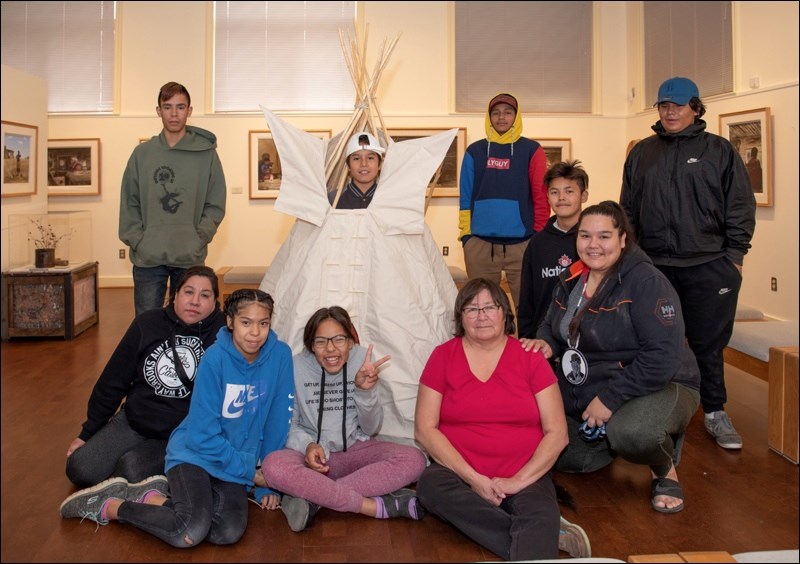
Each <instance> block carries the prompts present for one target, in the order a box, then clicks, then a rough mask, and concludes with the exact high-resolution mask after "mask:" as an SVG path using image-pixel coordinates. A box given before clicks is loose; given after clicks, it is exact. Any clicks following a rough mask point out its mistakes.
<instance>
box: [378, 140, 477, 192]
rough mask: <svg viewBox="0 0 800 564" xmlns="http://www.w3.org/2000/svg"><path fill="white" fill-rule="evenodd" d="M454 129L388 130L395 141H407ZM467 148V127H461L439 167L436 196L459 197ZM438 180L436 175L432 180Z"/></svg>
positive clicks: (434, 188)
mask: <svg viewBox="0 0 800 564" xmlns="http://www.w3.org/2000/svg"><path fill="white" fill-rule="evenodd" d="M450 129H453V128H452V127H435V128H422V129H420V128H414V129H411V128H403V127H393V128H389V129H388V130H387V133H388V135H389V137H391V138H392V139H393V140H394V141H405V140H408V139H417V138H418V137H430V136H431V135H436V134H437V133H441V132H443V131H448V130H450ZM466 149H467V128H465V127H459V128H458V133H456V137H455V139H453V143H452V144H451V145H450V148H448V149H447V153H446V154H445V156H444V160H443V161H442V166H441V167H439V170H438V172H437V174H438V175H439V179H438V180H437V181H436V184H435V185H434V186H433V194H432V197H434V198H449V197H455V198H458V195H459V191H458V186H459V183H458V182H459V178H460V176H461V161H462V160H463V159H464V151H466ZM434 180H436V175H434V177H433V178H431V182H433V181H434Z"/></svg>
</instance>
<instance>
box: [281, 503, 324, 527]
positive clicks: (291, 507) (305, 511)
mask: <svg viewBox="0 0 800 564" xmlns="http://www.w3.org/2000/svg"><path fill="white" fill-rule="evenodd" d="M281 511H283V514H284V515H286V521H287V522H288V523H289V528H290V529H291V530H293V531H294V532H295V533H299V532H300V531H303V530H305V529H306V528H307V527H310V526H311V522H312V521H313V520H314V515H316V514H317V511H319V505H317V504H315V503H311V502H310V501H306V500H305V499H302V498H299V497H292V496H290V495H284V496H283V499H281Z"/></svg>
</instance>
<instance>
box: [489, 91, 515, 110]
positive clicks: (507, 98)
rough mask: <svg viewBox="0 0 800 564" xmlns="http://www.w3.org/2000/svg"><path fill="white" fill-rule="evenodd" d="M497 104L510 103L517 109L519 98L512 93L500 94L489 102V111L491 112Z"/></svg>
mask: <svg viewBox="0 0 800 564" xmlns="http://www.w3.org/2000/svg"><path fill="white" fill-rule="evenodd" d="M497 104H508V105H509V106H511V107H512V108H514V111H515V112H516V111H517V99H516V98H514V97H513V96H512V95H511V94H498V95H497V96H495V97H494V98H492V99H491V101H490V102H489V113H491V111H492V108H494V107H495V106H496V105H497Z"/></svg>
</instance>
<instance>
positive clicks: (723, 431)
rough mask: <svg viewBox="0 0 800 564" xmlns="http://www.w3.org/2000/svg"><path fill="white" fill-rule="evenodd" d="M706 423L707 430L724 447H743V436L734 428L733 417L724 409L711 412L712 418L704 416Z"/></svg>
mask: <svg viewBox="0 0 800 564" xmlns="http://www.w3.org/2000/svg"><path fill="white" fill-rule="evenodd" d="M706 415H708V414H706ZM703 421H704V422H705V424H706V431H708V432H709V434H710V435H711V436H712V437H714V438H715V439H717V444H718V445H719V446H721V447H722V448H729V449H740V448H742V437H741V435H739V433H737V432H736V429H734V428H733V423H731V418H730V417H728V414H727V413H725V412H724V411H715V412H713V413H711V418H710V419H709V418H708V417H703Z"/></svg>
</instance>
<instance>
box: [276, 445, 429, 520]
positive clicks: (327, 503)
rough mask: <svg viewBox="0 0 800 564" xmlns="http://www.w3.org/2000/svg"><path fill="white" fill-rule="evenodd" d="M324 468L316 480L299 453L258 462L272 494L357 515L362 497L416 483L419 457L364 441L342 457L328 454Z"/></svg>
mask: <svg viewBox="0 0 800 564" xmlns="http://www.w3.org/2000/svg"><path fill="white" fill-rule="evenodd" d="M328 466H330V471H329V472H328V473H327V474H321V473H319V472H317V471H316V470H312V469H311V468H308V467H307V466H306V465H305V453H301V452H297V451H296V450H292V449H283V450H277V451H274V452H272V453H271V454H269V455H268V456H267V457H266V458H265V459H264V462H263V463H262V465H261V472H262V473H263V474H264V478H265V479H266V480H267V484H269V486H270V487H271V488H273V489H275V490H278V491H280V492H283V493H285V494H289V495H291V496H294V497H300V498H303V499H305V500H307V501H310V502H311V503H315V504H317V505H319V506H320V507H327V508H328V509H333V510H334V511H341V512H350V513H359V512H360V511H361V502H362V501H363V500H364V498H365V497H374V496H379V495H384V494H387V493H390V492H393V491H395V490H397V489H399V488H402V487H404V486H407V485H408V484H411V483H412V482H416V481H417V478H419V476H420V474H422V471H423V470H424V469H425V456H424V455H423V454H422V451H420V450H419V449H417V448H415V447H413V446H408V445H401V444H397V443H391V442H386V441H378V440H375V439H369V440H368V441H357V442H356V443H355V444H353V445H352V446H350V447H348V449H347V452H332V453H331V455H330V459H329V460H328Z"/></svg>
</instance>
